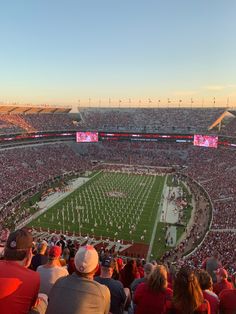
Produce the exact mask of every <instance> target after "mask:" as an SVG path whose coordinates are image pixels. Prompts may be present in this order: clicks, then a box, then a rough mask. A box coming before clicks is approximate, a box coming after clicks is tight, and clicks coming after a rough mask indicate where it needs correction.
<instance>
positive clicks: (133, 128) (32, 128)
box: [0, 108, 236, 135]
mask: <svg viewBox="0 0 236 314" xmlns="http://www.w3.org/2000/svg"><path fill="white" fill-rule="evenodd" d="M224 112H225V108H204V109H203V108H132V109H131V108H111V109H109V108H84V109H80V112H79V113H78V114H76V115H75V114H74V115H71V114H68V113H55V114H53V113H35V114H31V113H30V114H29V113H25V114H22V113H1V112H0V134H11V133H22V132H23V133H25V132H40V131H42V132H46V131H63V130H80V131H83V130H88V131H92V130H94V131H110V132H111V131H113V132H122V131H127V132H147V133H148V132H150V133H187V134H189V133H190V134H193V133H207V132H208V129H209V128H210V127H211V126H212V124H213V123H214V122H215V121H216V120H217V119H219V118H220V117H221V116H222V114H223V113H224ZM228 117H229V115H227V118H228ZM230 117H231V119H230V122H229V120H227V119H226V118H224V120H223V121H226V120H227V121H228V123H229V124H228V125H223V124H222V125H223V128H222V129H221V132H220V133H222V134H226V135H231V134H233V135H235V133H236V122H235V118H234V112H232V111H231V114H230ZM227 121H226V122H227ZM222 125H221V126H222ZM216 132H218V129H217V126H216V127H215V128H214V129H213V133H216Z"/></svg>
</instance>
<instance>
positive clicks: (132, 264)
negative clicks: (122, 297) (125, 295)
mask: <svg viewBox="0 0 236 314" xmlns="http://www.w3.org/2000/svg"><path fill="white" fill-rule="evenodd" d="M137 278H140V274H139V272H138V269H137V265H136V261H135V260H132V259H130V260H128V262H127V264H126V265H125V266H124V268H122V270H121V271H120V281H121V282H122V283H123V285H124V287H125V288H130V285H131V283H132V282H133V281H134V279H137Z"/></svg>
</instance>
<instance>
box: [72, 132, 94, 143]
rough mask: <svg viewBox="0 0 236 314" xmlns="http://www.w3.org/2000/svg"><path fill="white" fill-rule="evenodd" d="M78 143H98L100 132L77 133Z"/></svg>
mask: <svg viewBox="0 0 236 314" xmlns="http://www.w3.org/2000/svg"><path fill="white" fill-rule="evenodd" d="M76 142H77V143H94V142H98V132H76Z"/></svg>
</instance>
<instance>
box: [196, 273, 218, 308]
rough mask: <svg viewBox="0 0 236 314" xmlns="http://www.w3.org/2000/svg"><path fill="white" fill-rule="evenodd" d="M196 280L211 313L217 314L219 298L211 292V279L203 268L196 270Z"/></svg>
mask: <svg viewBox="0 0 236 314" xmlns="http://www.w3.org/2000/svg"><path fill="white" fill-rule="evenodd" d="M197 277H198V281H199V284H200V287H201V289H202V293H203V297H204V299H206V300H207V301H208V302H209V304H210V308H211V314H218V312H219V298H218V296H217V295H216V294H215V293H214V292H213V281H212V278H211V276H210V275H209V274H208V272H206V271H205V270H200V271H198V272H197Z"/></svg>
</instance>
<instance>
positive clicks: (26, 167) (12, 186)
mask: <svg viewBox="0 0 236 314" xmlns="http://www.w3.org/2000/svg"><path fill="white" fill-rule="evenodd" d="M89 167H90V164H89V162H88V161H86V160H85V159H83V158H82V157H81V156H80V155H79V154H76V153H75V152H74V151H73V150H72V149H71V148H70V147H69V146H68V145H66V144H53V145H52V144H50V145H40V146H36V147H35V146H31V147H24V148H12V149H7V150H1V151H0V172H1V178H0V208H1V211H0V220H1V222H2V223H3V221H4V219H5V218H6V217H7V216H11V215H12V214H13V212H14V211H15V210H16V208H17V206H18V205H19V204H20V203H21V202H22V200H24V199H25V195H24V194H25V191H27V190H29V194H28V196H29V195H32V194H33V193H35V192H37V190H39V189H40V186H41V185H43V184H45V185H46V184H47V182H48V181H50V182H51V181H53V180H54V178H56V177H59V176H63V175H64V174H67V173H71V172H72V173H79V172H84V171H85V170H86V169H87V168H89ZM16 196H18V198H19V196H20V200H19V199H18V200H17V201H16V202H13V203H12V202H11V200H12V199H14V198H16ZM6 204H8V205H6ZM23 214H24V213H23Z"/></svg>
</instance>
